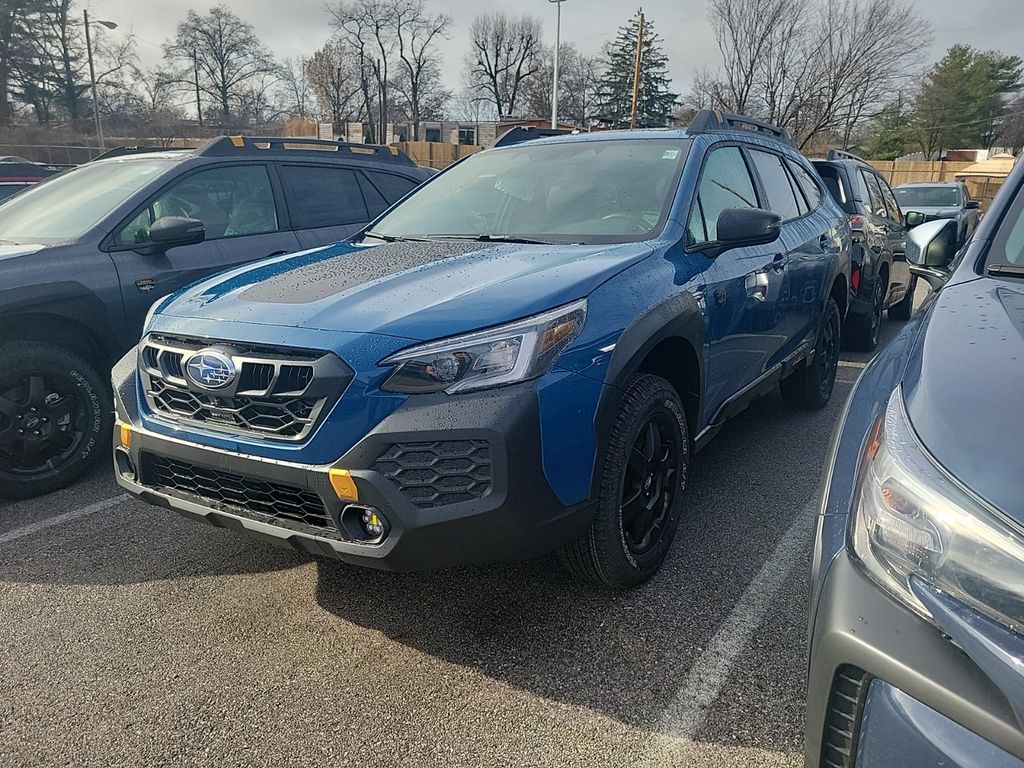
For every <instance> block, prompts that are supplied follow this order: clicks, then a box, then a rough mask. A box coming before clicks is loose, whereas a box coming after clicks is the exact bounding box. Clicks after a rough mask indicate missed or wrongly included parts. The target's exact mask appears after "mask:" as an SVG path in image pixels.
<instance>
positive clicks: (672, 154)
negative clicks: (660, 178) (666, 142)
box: [661, 149, 679, 160]
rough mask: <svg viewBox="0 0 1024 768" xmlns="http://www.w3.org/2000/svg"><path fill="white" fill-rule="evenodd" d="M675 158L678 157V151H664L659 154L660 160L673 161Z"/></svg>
mask: <svg viewBox="0 0 1024 768" xmlns="http://www.w3.org/2000/svg"><path fill="white" fill-rule="evenodd" d="M677 157H679V150H678V149H666V150H665V151H664V152H662V153H661V159H662V160H675V159H676V158H677Z"/></svg>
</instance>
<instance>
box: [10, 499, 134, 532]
mask: <svg viewBox="0 0 1024 768" xmlns="http://www.w3.org/2000/svg"><path fill="white" fill-rule="evenodd" d="M130 498H131V496H130V495H129V494H127V493H122V494H121V495H120V496H114V497H113V498H110V499H103V500H102V501H97V502H96V503H95V504H90V505H89V506H87V507H81V508H79V509H72V510H71V511H70V512H62V513H61V514H59V515H54V516H53V517H48V518H46V519H45V520H40V521H39V522H38V523H29V524H28V525H24V526H22V527H21V528H15V529H14V530H13V531H7V533H0V544H9V543H10V542H12V541H14V540H16V539H20V538H23V537H25V536H31V535H32V534H33V533H38V532H39V531H45V530H46V529H47V528H53V527H54V526H55V525H63V524H64V523H67V522H70V521H72V520H76V519H77V518H79V517H85V516H86V515H91V514H94V513H96V512H102V511H103V510H104V509H110V508H111V507H116V506H117V505H118V504H121V503H122V502H125V501H128V500H129V499H130Z"/></svg>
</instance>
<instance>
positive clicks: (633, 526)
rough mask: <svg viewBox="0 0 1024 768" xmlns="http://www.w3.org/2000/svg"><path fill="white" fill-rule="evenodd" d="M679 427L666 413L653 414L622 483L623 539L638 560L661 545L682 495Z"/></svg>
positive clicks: (645, 423)
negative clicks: (669, 520)
mask: <svg viewBox="0 0 1024 768" xmlns="http://www.w3.org/2000/svg"><path fill="white" fill-rule="evenodd" d="M681 438H682V436H681V435H680V433H679V425H678V422H677V421H676V418H675V415H674V414H671V413H669V412H668V411H666V410H664V409H660V410H657V411H655V412H653V413H651V414H650V415H649V416H648V417H647V420H646V421H645V422H644V423H643V425H642V426H641V427H640V432H639V434H638V435H637V438H636V442H634V443H633V448H632V451H631V453H630V456H629V459H628V460H627V462H626V467H625V472H624V477H623V480H622V506H621V507H620V509H619V514H620V517H621V520H622V536H623V540H624V541H625V543H626V546H627V547H628V548H629V551H630V552H632V553H633V554H634V555H635V556H636V557H637V558H642V557H643V556H644V555H646V554H647V553H648V552H650V551H651V550H652V549H653V548H654V547H655V546H656V545H657V544H658V543H659V540H660V538H661V535H662V534H663V533H664V532H665V530H666V527H667V526H666V523H667V520H668V517H669V513H670V512H671V510H672V502H673V501H674V500H675V495H676V494H677V493H678V492H679V491H680V488H679V484H678V483H676V482H675V480H676V475H677V472H678V467H679V466H680V463H681V460H682V453H683V452H682V448H681V446H680V440H681Z"/></svg>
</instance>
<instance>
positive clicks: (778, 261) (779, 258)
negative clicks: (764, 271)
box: [772, 253, 789, 272]
mask: <svg viewBox="0 0 1024 768" xmlns="http://www.w3.org/2000/svg"><path fill="white" fill-rule="evenodd" d="M788 261H789V259H787V258H786V254H784V253H776V254H775V258H773V259H772V269H774V270H775V271H776V272H781V271H782V269H783V268H784V267H785V266H786V262H788Z"/></svg>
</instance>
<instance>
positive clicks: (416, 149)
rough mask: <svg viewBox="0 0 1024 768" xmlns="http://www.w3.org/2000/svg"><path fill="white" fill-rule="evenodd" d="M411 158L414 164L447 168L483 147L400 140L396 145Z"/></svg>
mask: <svg viewBox="0 0 1024 768" xmlns="http://www.w3.org/2000/svg"><path fill="white" fill-rule="evenodd" d="M394 146H397V147H398V148H399V149H400V150H402V151H403V152H405V154H407V155H408V156H409V157H411V158H412V159H413V162H415V163H416V165H425V166H427V167H429V168H438V169H440V168H447V167H448V166H449V165H451V164H452V163H454V162H455V161H456V160H461V159H462V158H464V157H466V155H472V154H473V153H474V152H479V151H480V150H481V149H483V147H478V146H470V145H466V144H445V143H443V142H437V141H400V142H398V143H397V144H396V145H394Z"/></svg>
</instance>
